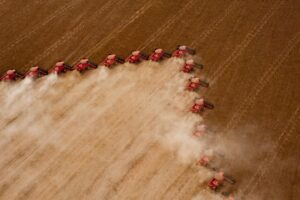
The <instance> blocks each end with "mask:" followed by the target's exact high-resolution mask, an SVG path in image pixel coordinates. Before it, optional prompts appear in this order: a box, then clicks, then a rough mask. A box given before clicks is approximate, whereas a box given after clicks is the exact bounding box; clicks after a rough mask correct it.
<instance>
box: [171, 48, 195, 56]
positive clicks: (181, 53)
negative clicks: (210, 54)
mask: <svg viewBox="0 0 300 200" xmlns="http://www.w3.org/2000/svg"><path fill="white" fill-rule="evenodd" d="M195 53H196V51H195V50H194V49H191V48H190V47H187V46H185V45H178V46H177V48H176V50H175V51H174V52H173V54H172V56H173V57H177V58H183V57H185V56H186V55H188V54H190V55H195Z"/></svg>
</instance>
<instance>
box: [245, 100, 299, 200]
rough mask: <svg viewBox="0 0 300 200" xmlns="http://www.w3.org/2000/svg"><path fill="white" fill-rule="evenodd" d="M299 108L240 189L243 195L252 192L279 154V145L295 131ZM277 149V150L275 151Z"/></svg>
mask: <svg viewBox="0 0 300 200" xmlns="http://www.w3.org/2000/svg"><path fill="white" fill-rule="evenodd" d="M299 110H300V107H299V106H298V107H297V108H296V110H295V112H294V113H293V114H292V116H291V118H290V119H289V120H288V122H287V125H286V127H285V128H284V130H283V131H282V132H281V134H280V135H279V137H278V138H277V140H276V143H275V145H274V147H273V151H272V152H271V153H270V155H269V156H267V157H266V158H265V160H264V161H263V163H262V164H261V165H260V166H259V167H258V169H257V170H256V172H255V174H254V176H252V178H251V179H250V181H249V182H248V184H247V185H246V187H245V189H244V190H243V191H242V195H243V197H244V198H245V197H247V196H248V195H249V194H250V193H252V192H253V190H254V189H255V188H256V186H257V185H258V184H259V183H260V181H261V180H262V178H263V177H264V175H265V174H266V172H267V170H268V169H269V168H270V167H272V165H271V164H272V163H273V161H274V160H275V159H276V158H277V155H278V154H279V151H280V150H281V146H282V145H284V144H285V143H286V142H287V141H289V139H291V138H290V137H291V134H292V133H293V132H294V131H295V128H296V126H297V122H298V121H299V119H300V118H299ZM298 136H299V134H298V133H296V137H298ZM276 151H277V152H276Z"/></svg>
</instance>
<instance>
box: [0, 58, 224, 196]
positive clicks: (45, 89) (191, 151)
mask: <svg viewBox="0 0 300 200" xmlns="http://www.w3.org/2000/svg"><path fill="white" fill-rule="evenodd" d="M182 65H183V60H181V59H174V58H172V59H168V60H166V61H164V62H162V63H153V62H150V61H147V62H143V63H141V64H139V65H132V64H128V63H126V64H123V65H118V66H116V67H115V68H114V69H111V70H110V69H107V68H105V67H103V66H99V68H98V69H96V70H91V71H88V72H86V73H84V74H82V75H81V74H79V73H78V72H76V71H73V72H70V73H67V74H65V75H63V76H60V77H57V76H56V75H49V76H47V77H43V78H40V79H38V80H34V81H33V80H31V79H25V80H22V81H20V82H16V83H1V84H0V89H1V91H2V93H1V95H0V104H1V111H0V129H1V145H0V149H1V150H2V152H3V156H1V158H0V169H1V171H0V175H1V177H3V178H2V180H1V181H0V187H1V188H3V187H4V186H5V189H4V190H3V191H2V192H1V197H3V198H6V199H7V198H12V199H13V198H17V197H19V196H20V195H22V194H23V193H24V192H25V191H26V188H30V187H33V186H34V185H35V184H36V182H39V185H38V186H36V189H35V190H33V191H32V192H31V193H29V194H28V197H29V199H36V198H38V197H39V196H38V195H39V192H41V191H44V189H45V188H44V187H45V185H46V184H49V182H47V181H49V180H46V179H45V178H42V177H45V176H46V177H47V176H49V178H50V177H51V180H52V179H53V177H56V178H55V180H56V181H55V182H56V184H59V185H60V184H61V185H64V184H65V185H70V186H69V187H71V186H72V184H73V182H72V181H70V183H69V182H67V180H68V177H69V176H71V175H72V174H76V172H82V173H83V174H84V177H82V176H78V177H77V179H76V178H75V179H74V180H73V179H72V180H73V181H74V184H76V183H77V184H78V182H80V183H85V185H86V188H85V187H82V190H83V189H86V190H88V191H90V190H92V191H91V192H90V195H91V197H92V198H93V197H95V198H96V197H99V196H103V197H110V198H111V199H118V198H119V197H118V196H117V194H115V191H114V190H113V188H112V186H111V185H112V184H120V181H121V180H122V177H124V176H126V174H130V173H131V172H130V170H131V169H132V164H131V162H132V161H133V160H135V159H137V158H141V159H147V156H146V155H147V153H148V151H150V150H151V149H152V150H153V149H154V150H153V151H154V152H156V151H158V153H157V152H156V153H154V155H155V156H160V155H161V154H164V153H163V152H171V153H172V154H173V155H174V156H175V158H176V160H175V161H172V162H177V164H178V165H185V166H187V165H194V163H195V161H196V160H197V159H199V155H201V154H203V153H208V152H209V151H208V150H209V148H208V146H207V145H208V143H209V139H202V140H201V139H197V138H195V137H194V136H193V135H192V132H193V131H194V130H195V126H197V125H199V124H202V125H203V124H205V122H204V120H203V119H202V117H201V116H200V115H195V114H192V113H191V112H189V108H190V106H191V105H192V103H193V100H194V98H196V97H197V94H196V93H192V92H187V91H186V90H185V85H186V81H187V80H188V78H190V76H191V75H190V74H184V73H181V72H179V71H180V68H181V66H182ZM203 127H204V126H203ZM208 138H209V137H208ZM158 146H159V147H158ZM157 148H162V149H163V150H156V149H157ZM210 153H211V152H210ZM69 154H70V155H69ZM73 154H76V156H75V155H73ZM68 155H69V156H68ZM72 155H73V157H72ZM64 156H66V157H64ZM91 156H94V157H93V158H94V159H92V160H93V161H91V162H88V161H89V160H90V157H91ZM149 159H150V158H149ZM95 160H97V161H98V162H99V163H101V166H98V167H95V168H94V165H97V163H96V162H95ZM166 160H168V159H166ZM32 162H36V163H38V164H36V165H37V166H38V167H36V168H35V167H32V166H31V163H32ZM149 162H150V161H149ZM59 163H60V164H59ZM61 165H63V166H64V167H63V168H62V167H60V166H61ZM6 167H7V168H6ZM156 167H159V166H153V168H156ZM49 168H50V169H49ZM51 169H52V170H54V171H56V173H55V174H52V175H51V172H52V171H51ZM49 170H50V171H49ZM196 171H197V177H198V178H199V184H203V183H204V182H205V181H207V180H208V179H209V177H211V176H212V172H211V171H209V170H207V169H201V168H199V169H197V170H196ZM93 172H94V173H98V172H99V173H100V175H99V176H100V177H101V181H94V183H93V184H94V185H95V184H96V185H97V188H96V189H91V188H93V186H92V185H93V184H92V183H90V181H91V177H94V176H95V175H93ZM48 173H49V175H48ZM52 173H53V172H52ZM133 173H134V172H133ZM136 173H138V170H137V172H136ZM144 173H146V172H144ZM133 176H134V175H133ZM53 181H54V179H53V180H52V182H53ZM76 181H77V182H76ZM128 181H129V180H128ZM158 181H159V180H158ZM160 181H161V182H163V181H164V180H160ZM43 184H44V185H43ZM127 184H128V185H130V181H129V183H127ZM12 185H13V186H12ZM133 187H134V186H133ZM149 187H150V186H149ZM156 189H157V190H159V188H156ZM49 190H50V189H49ZM123 190H124V193H126V194H127V195H130V194H129V192H128V190H129V189H128V188H126V187H125V186H124V185H122V184H121V186H120V189H119V191H121V192H122V191H123ZM54 191H55V190H54ZM54 191H49V193H51V195H62V194H60V193H59V192H58V193H56V192H57V191H55V192H54ZM125 191H126V192H125ZM79 193H80V192H79ZM136 193H137V192H136V190H133V192H132V193H131V194H135V195H138V194H136ZM206 193H208V195H209V196H210V198H211V199H220V197H219V196H217V195H215V194H213V193H211V192H209V191H207V190H205V191H204V192H200V193H199V194H198V196H196V197H194V199H201V198H202V197H201V195H202V196H203V195H206ZM51 195H49V198H50V197H51ZM78 195H79V194H78ZM148 195H151V194H148ZM79 196H80V195H79ZM127 197H128V198H129V197H130V196H127ZM144 197H145V199H147V195H146V196H145V195H144ZM124 199H126V195H125V196H124ZM149 199H151V198H150V196H149ZM202 199H203V198H202ZM205 199H207V198H205Z"/></svg>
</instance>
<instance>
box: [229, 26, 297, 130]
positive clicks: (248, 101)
mask: <svg viewBox="0 0 300 200" xmlns="http://www.w3.org/2000/svg"><path fill="white" fill-rule="evenodd" d="M299 42H300V32H298V33H297V34H296V35H295V36H294V37H293V38H292V39H291V40H290V41H289V42H288V45H287V46H286V48H285V49H284V50H283V51H282V53H281V54H280V55H279V56H278V58H277V59H276V60H275V62H274V63H273V64H271V65H270V66H269V68H268V69H267V70H266V71H265V73H264V74H263V76H262V77H261V78H260V79H259V80H258V83H257V86H256V88H255V90H254V91H253V92H251V93H250V94H249V95H248V96H247V97H246V98H245V100H244V101H243V103H241V104H240V106H239V108H238V109H237V110H238V111H237V112H236V113H234V114H233V116H232V118H231V119H230V120H229V122H228V123H227V125H226V128H225V132H228V131H229V130H232V129H234V128H236V126H237V125H238V124H239V122H240V121H241V119H242V117H243V116H244V115H245V114H246V113H247V111H248V110H249V109H250V108H251V107H252V106H253V105H254V104H255V100H256V98H257V97H258V95H259V93H260V92H261V91H262V90H263V89H264V88H265V86H266V85H267V84H268V83H269V81H270V79H271V78H272V77H273V75H274V74H275V73H276V72H277V71H278V69H279V68H280V67H281V65H282V63H283V62H284V61H285V60H286V59H287V58H288V56H289V54H290V53H291V52H292V50H293V49H294V48H295V47H296V46H297V45H298V43H299Z"/></svg>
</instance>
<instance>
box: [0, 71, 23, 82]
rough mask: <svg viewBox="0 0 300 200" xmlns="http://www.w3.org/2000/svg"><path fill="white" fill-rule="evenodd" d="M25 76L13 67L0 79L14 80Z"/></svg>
mask: <svg viewBox="0 0 300 200" xmlns="http://www.w3.org/2000/svg"><path fill="white" fill-rule="evenodd" d="M24 77H25V76H24V75H23V74H21V73H19V72H17V71H16V70H15V69H10V70H8V71H7V72H6V73H5V74H4V75H3V76H2V77H1V78H0V81H16V80H17V79H23V78H24Z"/></svg>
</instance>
